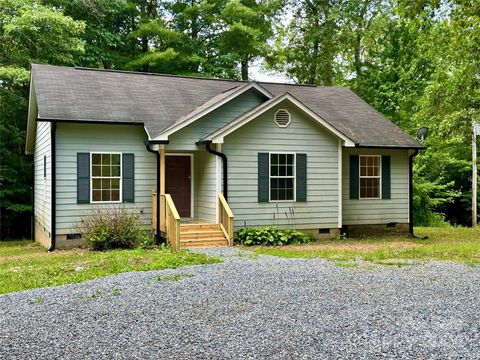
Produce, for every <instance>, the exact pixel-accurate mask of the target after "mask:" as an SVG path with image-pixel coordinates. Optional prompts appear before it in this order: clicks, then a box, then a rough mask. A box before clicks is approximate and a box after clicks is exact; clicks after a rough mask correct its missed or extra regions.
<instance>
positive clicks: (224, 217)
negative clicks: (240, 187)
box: [218, 193, 233, 246]
mask: <svg viewBox="0 0 480 360" xmlns="http://www.w3.org/2000/svg"><path fill="white" fill-rule="evenodd" d="M218 222H219V225H220V229H221V230H222V231H223V233H224V234H225V237H226V238H227V241H228V245H229V246H233V213H232V210H231V209H230V206H228V203H227V200H225V197H224V196H223V194H222V193H219V194H218Z"/></svg>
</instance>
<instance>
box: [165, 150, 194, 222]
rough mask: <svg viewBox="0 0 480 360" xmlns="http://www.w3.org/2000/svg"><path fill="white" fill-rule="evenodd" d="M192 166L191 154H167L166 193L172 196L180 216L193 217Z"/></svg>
mask: <svg viewBox="0 0 480 360" xmlns="http://www.w3.org/2000/svg"><path fill="white" fill-rule="evenodd" d="M191 170H192V166H191V157H190V156H181V155H178V156H177V155H175V156H172V155H170V156H169V155H166V156H165V193H166V194H170V195H171V196H172V200H173V202H174V203H175V206H176V207H177V211H178V214H179V215H180V217H191V216H192V213H191V205H192V203H191V201H192V172H191Z"/></svg>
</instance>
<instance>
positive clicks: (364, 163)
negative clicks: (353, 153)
mask: <svg viewBox="0 0 480 360" xmlns="http://www.w3.org/2000/svg"><path fill="white" fill-rule="evenodd" d="M360 166H367V157H366V156H360Z"/></svg>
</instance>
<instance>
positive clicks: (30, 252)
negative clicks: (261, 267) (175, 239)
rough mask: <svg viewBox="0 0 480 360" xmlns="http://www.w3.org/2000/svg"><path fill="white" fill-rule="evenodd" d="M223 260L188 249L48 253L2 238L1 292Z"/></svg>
mask: <svg viewBox="0 0 480 360" xmlns="http://www.w3.org/2000/svg"><path fill="white" fill-rule="evenodd" d="M219 261H220V259H217V258H212V257H208V256H206V255H203V254H193V253H189V252H186V251H181V252H178V253H172V252H170V251H169V250H165V249H149V250H146V249H134V250H113V251H106V252H94V251H88V250H84V249H75V250H58V251H54V252H51V253H48V252H47V251H46V250H45V249H44V248H42V247H39V246H37V245H35V244H33V243H32V242H31V241H5V242H2V241H0V294H4V293H9V292H13V291H19V290H26V289H33V288H40V287H47V286H56V285H64V284H71V283H77V282H81V281H85V280H89V279H94V278H97V277H101V276H106V275H111V274H118V273H122V272H127V271H135V270H159V269H167V268H177V267H180V266H185V265H195V264H212V263H216V262H219Z"/></svg>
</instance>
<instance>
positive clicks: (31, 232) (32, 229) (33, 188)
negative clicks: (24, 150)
mask: <svg viewBox="0 0 480 360" xmlns="http://www.w3.org/2000/svg"><path fill="white" fill-rule="evenodd" d="M32 168H33V169H32V170H33V171H32V172H33V174H32V175H33V176H32V182H33V184H32V191H31V194H32V217H31V220H30V221H31V222H32V223H31V227H32V228H31V229H30V235H31V236H32V241H33V242H35V157H33V166H32Z"/></svg>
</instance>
